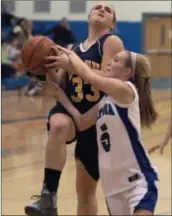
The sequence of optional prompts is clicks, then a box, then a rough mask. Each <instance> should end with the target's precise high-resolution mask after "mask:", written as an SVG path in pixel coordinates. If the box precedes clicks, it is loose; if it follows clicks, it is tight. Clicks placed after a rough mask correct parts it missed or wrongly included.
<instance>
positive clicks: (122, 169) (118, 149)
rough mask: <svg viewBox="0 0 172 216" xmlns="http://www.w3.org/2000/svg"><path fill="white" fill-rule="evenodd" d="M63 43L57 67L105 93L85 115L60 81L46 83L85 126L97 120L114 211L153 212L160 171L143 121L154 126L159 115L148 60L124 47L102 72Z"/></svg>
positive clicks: (105, 185)
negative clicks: (151, 155)
mask: <svg viewBox="0 0 172 216" xmlns="http://www.w3.org/2000/svg"><path fill="white" fill-rule="evenodd" d="M58 48H59V49H61V50H62V51H63V52H64V53H63V54H61V55H60V56H58V57H57V58H56V63H57V65H58V66H60V67H62V68H63V67H65V68H66V67H68V69H69V71H71V68H72V69H73V72H74V73H75V74H76V75H78V76H80V77H81V78H82V79H83V80H85V81H86V82H88V83H90V84H91V85H93V86H94V87H96V88H97V89H100V90H101V91H103V92H104V93H105V96H104V97H103V98H102V99H101V101H100V102H99V103H98V104H96V105H95V106H94V107H93V108H91V109H90V110H89V111H87V112H86V113H85V114H81V113H80V112H79V111H78V109H76V108H75V107H74V106H73V105H72V104H71V102H70V101H69V99H68V98H67V97H66V95H65V93H64V92H63V91H62V90H61V89H60V88H59V87H58V86H57V85H55V84H54V83H52V82H51V83H46V84H45V85H44V86H43V89H46V92H48V91H49V93H50V95H51V94H53V97H55V98H56V99H57V100H59V101H60V102H61V104H63V106H64V107H65V108H66V109H67V110H68V112H69V113H70V114H71V115H72V116H73V119H74V120H75V122H76V125H77V127H78V129H79V130H80V131H82V130H86V129H87V128H90V126H91V125H94V124H95V123H96V128H97V141H98V148H99V151H98V152H99V170H100V179H101V183H102V188H103V191H104V194H105V198H106V201H107V205H108V209H109V212H110V214H111V215H153V214H154V209H155V206H156V202H157V197H158V190H157V187H156V184H155V183H156V181H157V180H158V174H157V172H156V170H155V169H154V167H153V166H152V164H151V162H150V160H149V158H148V155H147V154H146V152H145V150H144V147H143V143H142V136H141V126H143V127H144V126H146V127H148V128H149V127H150V126H151V125H152V124H153V123H154V122H155V121H156V119H157V112H156V110H155V108H154V105H153V101H152V98H151V88H150V77H149V76H150V65H149V61H148V59H146V57H144V56H143V55H141V54H136V53H133V52H129V51H122V52H119V53H118V54H116V55H115V56H114V58H113V59H112V60H111V61H110V63H109V65H108V67H107V72H106V73H105V76H104V77H103V76H98V75H97V74H95V73H93V71H92V70H90V68H89V67H88V66H87V65H85V64H84V63H83V62H82V61H81V60H80V59H79V58H78V56H77V55H76V54H75V53H74V52H73V51H68V50H66V49H64V48H62V47H59V46H58ZM55 92H56V94H55ZM87 145H92V143H87Z"/></svg>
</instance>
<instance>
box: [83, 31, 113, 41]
mask: <svg viewBox="0 0 172 216" xmlns="http://www.w3.org/2000/svg"><path fill="white" fill-rule="evenodd" d="M108 33H109V29H96V30H95V29H94V30H93V29H92V28H89V34H88V38H87V42H88V43H93V42H94V41H96V40H98V39H99V38H100V37H102V36H103V35H105V34H108Z"/></svg>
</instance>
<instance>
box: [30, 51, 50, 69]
mask: <svg viewBox="0 0 172 216" xmlns="http://www.w3.org/2000/svg"><path fill="white" fill-rule="evenodd" d="M50 53H51V50H50V52H49V53H48V56H49V54H50ZM41 64H42V61H41V62H40V63H39V65H37V66H36V67H34V68H31V69H30V70H35V69H37V68H38V67H39V66H40V65H41Z"/></svg>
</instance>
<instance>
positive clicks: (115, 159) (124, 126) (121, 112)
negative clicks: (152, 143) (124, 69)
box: [96, 82, 158, 196]
mask: <svg viewBox="0 0 172 216" xmlns="http://www.w3.org/2000/svg"><path fill="white" fill-rule="evenodd" d="M127 83H128V85H129V86H130V87H131V88H132V90H133V92H134V94H135V98H134V100H133V101H132V102H131V103H130V104H128V105H123V104H119V103H117V102H116V101H115V100H114V99H113V98H112V97H110V96H104V97H103V98H102V100H101V101H100V107H99V113H98V116H97V124H96V127H97V141H98V146H99V169H100V177H101V182H102V187H103V190H104V193H105V196H110V195H112V194H115V193H119V192H122V191H125V190H127V189H129V188H132V187H134V186H135V185H137V184H139V182H140V181H142V182H143V180H144V181H145V182H150V181H154V180H158V176H157V173H156V171H155V170H154V168H153V167H152V166H151V163H150V161H149V158H148V155H147V154H146V153H145V150H144V148H143V145H142V140H141V124H140V110H139V97H138V93H137V90H136V88H135V86H134V85H133V84H132V83H131V82H127Z"/></svg>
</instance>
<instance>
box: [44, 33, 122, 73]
mask: <svg viewBox="0 0 172 216" xmlns="http://www.w3.org/2000/svg"><path fill="white" fill-rule="evenodd" d="M52 49H53V50H54V52H55V53H56V55H55V56H48V57H46V58H45V60H46V61H47V63H46V64H45V67H46V68H51V67H56V68H63V69H66V70H69V71H70V72H72V73H74V72H75V71H73V68H68V65H67V59H65V58H60V59H59V56H61V53H60V51H59V49H58V46H54V47H52ZM122 50H124V46H123V43H122V41H121V40H120V39H119V38H118V37H117V36H114V35H111V36H109V37H108V38H107V39H106V41H105V42H104V46H103V56H102V62H101V67H100V68H99V65H96V64H95V65H92V67H93V66H94V67H93V68H92V67H91V65H90V68H91V70H92V72H95V73H97V74H99V75H101V76H105V71H106V68H107V65H108V62H109V60H111V58H112V56H114V55H115V54H116V53H118V52H120V51H122ZM81 61H82V60H81ZM49 62H51V63H49ZM87 62H88V63H89V61H87ZM83 63H84V62H83ZM84 64H85V63H84Z"/></svg>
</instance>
